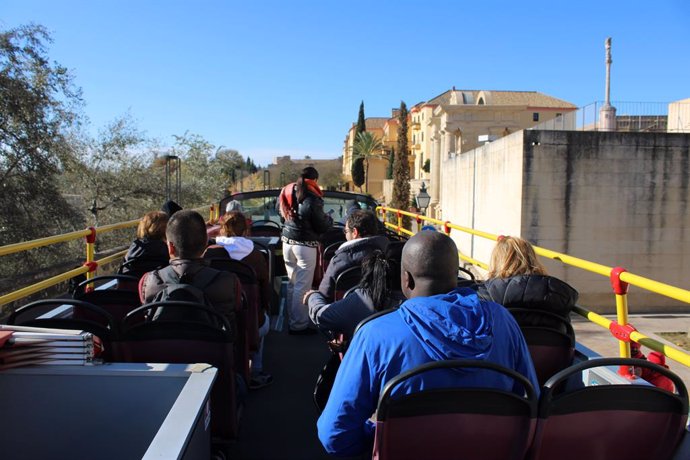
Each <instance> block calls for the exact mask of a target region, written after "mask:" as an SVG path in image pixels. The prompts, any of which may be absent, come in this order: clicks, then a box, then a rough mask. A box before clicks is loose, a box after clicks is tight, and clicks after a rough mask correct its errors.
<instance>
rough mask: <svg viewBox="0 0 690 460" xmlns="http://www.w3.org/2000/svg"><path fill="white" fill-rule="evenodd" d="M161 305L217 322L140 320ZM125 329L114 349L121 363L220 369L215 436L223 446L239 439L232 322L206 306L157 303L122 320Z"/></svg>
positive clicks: (214, 400) (213, 416)
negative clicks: (199, 365)
mask: <svg viewBox="0 0 690 460" xmlns="http://www.w3.org/2000/svg"><path fill="white" fill-rule="evenodd" d="M160 307H163V308H165V309H176V308H179V309H185V310H188V309H190V308H193V309H199V310H202V311H203V313H204V314H206V315H209V316H210V317H212V318H213V320H214V321H213V322H200V321H185V320H180V319H176V320H155V321H141V319H140V318H142V317H144V316H150V315H151V314H152V312H153V311H155V310H156V309H158V308H160ZM147 313H148V315H147ZM176 316H177V317H179V316H180V315H176ZM196 316H200V315H196ZM121 331H122V334H121V336H120V340H119V341H118V342H117V343H116V347H115V357H116V360H117V361H121V362H133V363H173V364H176V363H183V364H186V363H208V364H210V365H212V366H214V367H215V368H217V369H218V373H217V378H216V381H215V382H214V384H213V389H212V390H211V436H212V437H213V438H214V440H215V441H217V442H220V443H228V442H231V441H232V440H233V439H235V438H236V437H237V433H238V428H239V426H238V423H239V421H238V414H239V412H240V411H239V408H238V398H237V394H236V384H235V369H234V357H233V355H234V354H233V339H234V333H233V329H232V325H231V324H230V322H229V321H228V320H227V318H225V317H224V316H223V315H221V314H220V313H218V312H217V311H215V310H213V309H212V308H209V307H207V306H205V305H202V304H195V303H192V302H176V301H167V302H155V303H150V304H147V305H143V306H141V307H139V308H137V309H135V310H133V311H131V312H130V313H128V314H127V316H125V318H124V319H123V320H122V322H121Z"/></svg>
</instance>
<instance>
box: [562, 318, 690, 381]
mask: <svg viewBox="0 0 690 460" xmlns="http://www.w3.org/2000/svg"><path fill="white" fill-rule="evenodd" d="M603 316H604V317H606V318H608V319H611V320H615V319H616V316H615V315H603ZM571 319H572V325H573V329H575V338H576V339H577V341H578V342H579V343H581V344H583V345H585V346H586V347H588V348H590V349H592V350H593V351H595V352H597V353H599V354H600V355H602V356H618V353H619V352H618V341H617V340H616V339H614V338H613V336H612V335H611V333H610V332H609V331H608V330H606V329H604V328H603V327H601V326H599V325H597V324H594V323H592V322H590V321H589V320H587V319H585V318H583V317H581V316H579V315H576V314H574V315H572V316H571ZM628 321H629V323H630V324H632V325H633V326H634V327H635V329H637V330H638V332H640V333H642V334H644V335H646V336H648V337H651V338H653V339H655V340H658V341H659V342H661V343H664V344H666V345H670V346H672V347H674V348H676V349H679V350H681V351H685V352H686V353H688V354H690V351H688V350H682V349H681V348H680V347H678V346H677V345H675V344H673V343H671V342H669V341H668V340H665V339H664V338H663V337H661V336H659V335H657V334H658V333H659V332H688V330H689V329H690V314H643V315H630V316H629V318H628ZM650 351H652V350H650V349H649V348H646V347H644V346H643V347H642V352H643V353H644V354H645V355H647V354H649V352H650ZM666 364H667V365H668V366H669V367H670V368H671V370H672V371H673V372H675V373H676V374H678V375H679V376H680V377H681V378H682V379H683V381H684V382H685V385H686V386H687V387H688V388H690V367H686V366H685V365H683V364H680V363H678V362H676V361H673V360H672V359H670V358H667V359H666Z"/></svg>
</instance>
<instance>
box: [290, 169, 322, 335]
mask: <svg viewBox="0 0 690 460" xmlns="http://www.w3.org/2000/svg"><path fill="white" fill-rule="evenodd" d="M318 178H319V173H318V171H316V169H314V168H312V167H311V166H308V167H306V168H304V169H303V170H302V173H301V175H300V177H299V179H297V182H294V183H292V184H288V185H286V186H285V187H283V190H281V192H280V198H279V207H280V215H281V218H282V220H283V221H284V224H285V225H284V226H283V231H282V236H281V240H282V241H283V259H285V270H286V272H287V276H288V278H289V284H288V290H287V297H286V302H287V306H288V312H289V333H290V334H292V335H308V334H314V333H316V330H314V329H311V328H309V327H308V326H309V324H310V321H309V314H308V312H307V307H306V305H304V304H303V303H302V298H303V297H304V293H305V292H306V291H307V290H308V289H310V288H311V285H312V283H313V281H314V269H315V268H316V256H317V254H316V251H317V247H318V245H319V237H320V236H321V235H322V234H323V233H325V232H326V230H328V228H329V227H330V226H331V224H332V223H333V220H332V219H331V218H330V216H329V215H327V214H326V213H324V211H323V199H322V198H321V197H322V196H323V192H322V191H321V189H320V188H319V185H318V183H317V181H318Z"/></svg>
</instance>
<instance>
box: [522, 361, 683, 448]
mask: <svg viewBox="0 0 690 460" xmlns="http://www.w3.org/2000/svg"><path fill="white" fill-rule="evenodd" d="M601 366H635V367H646V368H651V369H653V370H655V371H657V372H659V373H662V374H663V375H665V376H667V377H668V378H669V379H671V380H672V381H673V383H674V384H675V386H676V391H677V392H678V393H677V394H674V393H670V392H668V391H665V390H662V389H660V388H657V387H654V386H652V385H647V384H646V383H645V382H640V383H637V384H636V383H634V382H632V383H631V384H607V382H597V384H596V385H593V386H587V387H584V388H579V389H570V390H569V389H568V388H567V387H568V385H564V383H565V382H566V381H567V380H568V379H569V378H571V377H573V376H577V375H579V374H581V373H582V371H585V370H587V369H591V368H595V367H601ZM563 387H565V388H563ZM687 418H688V392H687V389H686V387H685V385H684V383H683V381H682V380H681V378H680V377H678V376H677V375H676V374H674V373H673V372H671V371H670V370H668V369H666V368H663V367H661V366H658V365H656V364H654V363H650V362H649V361H646V360H641V359H632V358H601V359H592V360H589V361H583V362H581V363H578V364H575V365H573V366H571V367H569V368H567V369H565V370H563V371H561V372H559V373H557V374H556V375H554V376H553V377H551V378H550V379H549V380H548V381H547V382H546V383H545V384H544V386H543V388H542V392H541V397H540V401H539V420H538V422H537V432H536V435H535V439H534V444H533V446H532V457H531V458H533V460H549V459H554V458H558V459H561V460H575V459H583V458H587V459H608V458H630V459H633V458H634V459H654V460H665V459H670V458H672V456H673V452H674V450H675V448H676V447H677V445H678V443H679V441H680V439H681V437H682V435H683V433H684V431H685V424H686V422H687Z"/></svg>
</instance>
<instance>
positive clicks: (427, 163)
mask: <svg viewBox="0 0 690 460" xmlns="http://www.w3.org/2000/svg"><path fill="white" fill-rule="evenodd" d="M422 171H424V172H425V173H427V174H428V173H429V171H431V160H430V159H429V158H427V159H426V161H425V162H424V166H422Z"/></svg>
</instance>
